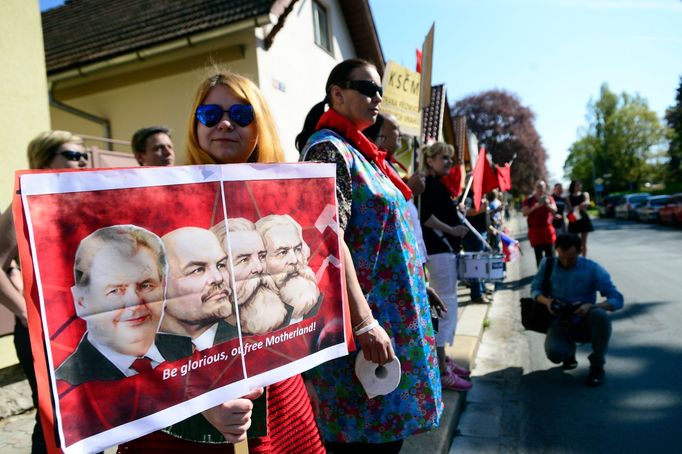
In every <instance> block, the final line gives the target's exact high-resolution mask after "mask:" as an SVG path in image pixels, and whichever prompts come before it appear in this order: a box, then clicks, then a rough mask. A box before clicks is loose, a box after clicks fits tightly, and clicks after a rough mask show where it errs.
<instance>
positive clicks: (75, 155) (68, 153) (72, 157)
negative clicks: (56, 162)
mask: <svg viewBox="0 0 682 454" xmlns="http://www.w3.org/2000/svg"><path fill="white" fill-rule="evenodd" d="M57 154H60V155H62V156H64V158H66V160H68V161H80V160H81V158H82V159H83V160H84V161H87V160H88V154H87V153H84V152H82V151H73V150H62V151H60V152H59V153H57Z"/></svg>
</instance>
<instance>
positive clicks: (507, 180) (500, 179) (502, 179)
mask: <svg viewBox="0 0 682 454" xmlns="http://www.w3.org/2000/svg"><path fill="white" fill-rule="evenodd" d="M495 167H496V168H497V184H498V185H499V186H500V191H503V192H504V191H509V190H510V189H511V187H512V184H511V166H510V165H509V163H508V162H506V163H505V164H504V165H503V166H498V165H496V166H495Z"/></svg>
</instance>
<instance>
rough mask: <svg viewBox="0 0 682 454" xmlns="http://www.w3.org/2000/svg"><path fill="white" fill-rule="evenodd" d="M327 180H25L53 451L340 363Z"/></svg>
mask: <svg viewBox="0 0 682 454" xmlns="http://www.w3.org/2000/svg"><path fill="white" fill-rule="evenodd" d="M334 175H335V170H334V166H332V165H326V164H279V165H275V164H273V165H258V164H239V165H229V166H218V165H213V166H191V167H174V168H152V169H119V170H95V171H81V172H49V173H25V174H21V175H20V176H19V177H18V180H17V181H18V184H17V186H18V187H17V190H18V193H20V194H21V196H20V199H21V204H17V205H19V206H18V207H15V219H17V220H18V222H17V234H18V241H19V247H20V256H21V257H22V265H23V266H24V268H29V269H30V270H29V271H28V272H25V276H24V279H25V285H26V288H27V289H29V290H30V291H29V292H27V302H28V303H29V306H30V308H29V324H30V326H29V328H30V331H31V338H32V345H33V349H34V356H35V357H36V365H37V366H36V367H37V368H40V367H41V364H44V365H45V370H44V371H38V377H39V378H40V377H43V381H47V382H48V383H49V388H48V387H47V386H45V383H42V384H41V386H40V387H39V389H40V390H41V391H42V392H41V393H40V399H41V414H42V413H45V412H48V413H49V412H50V410H51V409H53V410H54V411H53V413H50V414H48V415H46V416H45V417H44V418H43V421H44V422H47V423H48V425H50V424H54V427H55V429H56V434H57V445H58V446H59V447H61V448H62V449H63V450H64V451H66V452H92V451H98V450H102V449H104V448H106V447H109V446H112V445H115V444H118V443H121V442H123V441H126V440H130V439H133V438H137V437H139V436H141V435H143V434H146V433H149V432H152V431H154V430H158V429H160V428H163V427H166V426H168V425H170V424H174V423H176V422H178V421H181V420H183V419H185V418H186V417H187V416H189V415H192V414H197V413H199V412H201V411H203V410H205V409H207V408H210V407H212V406H215V405H217V404H219V403H221V402H224V401H226V400H229V399H232V398H236V397H239V396H241V395H243V394H245V393H247V392H248V391H249V389H253V388H255V387H258V386H264V385H268V384H271V383H274V382H276V381H280V380H282V379H284V378H287V377H289V376H292V375H294V374H297V373H300V372H302V371H304V370H307V369H309V368H311V367H314V366H316V365H318V364H320V363H322V362H324V361H328V360H330V359H333V358H336V357H339V356H342V355H345V354H347V351H348V344H347V342H349V341H350V340H349V336H348V332H349V331H348V330H349V327H348V314H347V311H346V310H345V309H344V308H345V307H346V305H345V304H343V301H344V298H345V297H344V293H343V273H342V269H341V263H340V260H339V257H340V253H339V251H340V249H339V241H340V239H339V237H338V224H337V222H338V213H337V207H336V197H335V180H334ZM41 340H42V341H43V342H41ZM41 346H43V347H44V348H43V349H41V348H40V347H41ZM48 389H49V391H50V393H49V394H48V395H45V394H46V392H45V391H46V390H48ZM50 399H51V400H52V401H53V403H54V407H52V405H51V404H50ZM46 402H47V403H46ZM46 432H47V433H48V434H49V433H50V429H49V428H47V430H46Z"/></svg>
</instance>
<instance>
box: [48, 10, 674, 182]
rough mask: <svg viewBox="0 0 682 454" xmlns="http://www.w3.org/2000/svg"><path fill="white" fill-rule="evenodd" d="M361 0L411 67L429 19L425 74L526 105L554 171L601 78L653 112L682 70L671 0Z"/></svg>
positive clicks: (559, 169)
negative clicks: (431, 34)
mask: <svg viewBox="0 0 682 454" xmlns="http://www.w3.org/2000/svg"><path fill="white" fill-rule="evenodd" d="M369 1H370V6H371V8H372V13H373V15H374V20H375V23H376V27H377V31H378V33H379V39H380V41H381V46H382V48H383V51H384V56H385V58H386V59H387V60H395V61H396V62H398V63H400V64H402V65H405V66H408V67H410V68H414V64H415V56H414V55H415V49H416V48H417V47H421V44H422V42H423V40H424V37H425V35H426V33H427V32H428V30H429V27H430V26H431V24H432V23H433V22H435V24H436V38H435V45H434V67H433V79H432V82H433V83H434V84H437V83H445V84H446V85H447V89H448V98H449V101H450V102H451V103H453V102H455V101H456V100H458V99H460V98H462V97H464V96H467V95H470V94H474V93H478V92H481V91H484V90H488V89H493V88H498V89H504V90H508V91H510V92H512V93H514V94H516V95H517V96H518V97H519V98H520V100H521V103H522V104H524V105H526V106H528V107H530V108H531V109H532V110H533V112H535V114H536V128H537V130H538V132H539V134H540V137H541V138H542V142H543V145H544V147H545V149H546V150H547V153H548V155H549V160H548V161H547V167H548V169H549V171H550V173H551V175H552V177H553V179H557V178H562V177H563V164H564V161H565V159H566V156H567V153H568V148H569V147H570V145H571V143H573V142H574V141H575V140H576V138H577V137H578V130H579V128H581V127H584V126H585V125H586V120H585V115H586V113H587V103H588V102H589V100H590V98H595V97H596V96H597V95H598V93H599V87H600V86H601V84H602V83H604V82H606V83H608V84H609V87H610V89H611V90H612V91H615V92H617V93H620V92H623V91H625V92H628V93H630V94H635V93H639V94H640V95H641V96H643V97H644V98H646V99H647V100H648V102H649V106H650V108H651V109H652V110H654V111H655V112H657V113H658V114H659V116H660V117H662V115H663V113H664V112H665V109H666V108H668V107H669V106H671V105H672V104H673V103H674V98H675V90H676V88H677V86H678V84H679V80H680V76H682V1H680V0H369ZM62 3H63V1H62V0H40V5H41V9H43V10H45V9H47V8H50V7H53V6H56V5H60V4H62Z"/></svg>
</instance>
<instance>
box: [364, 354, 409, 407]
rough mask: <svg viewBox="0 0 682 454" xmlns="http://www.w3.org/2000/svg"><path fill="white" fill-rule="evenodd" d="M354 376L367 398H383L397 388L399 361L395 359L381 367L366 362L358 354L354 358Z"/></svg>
mask: <svg viewBox="0 0 682 454" xmlns="http://www.w3.org/2000/svg"><path fill="white" fill-rule="evenodd" d="M355 375H357V377H358V379H359V380H360V383H361V384H362V387H363V388H365V392H366V393H367V396H368V397H369V398H370V399H371V398H373V397H376V396H383V395H385V394H388V393H390V392H391V391H393V390H394V389H396V388H397V387H398V383H400V361H398V358H395V359H394V360H393V361H391V362H390V363H386V364H384V365H383V366H380V365H378V364H377V363H373V362H372V361H367V360H366V359H365V355H363V354H362V352H360V353H359V354H358V356H357V357H356V358H355Z"/></svg>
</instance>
